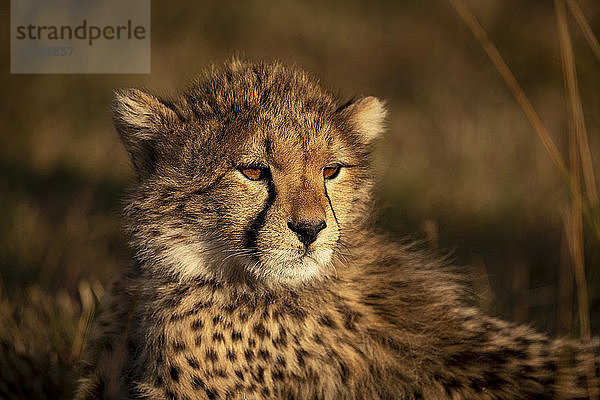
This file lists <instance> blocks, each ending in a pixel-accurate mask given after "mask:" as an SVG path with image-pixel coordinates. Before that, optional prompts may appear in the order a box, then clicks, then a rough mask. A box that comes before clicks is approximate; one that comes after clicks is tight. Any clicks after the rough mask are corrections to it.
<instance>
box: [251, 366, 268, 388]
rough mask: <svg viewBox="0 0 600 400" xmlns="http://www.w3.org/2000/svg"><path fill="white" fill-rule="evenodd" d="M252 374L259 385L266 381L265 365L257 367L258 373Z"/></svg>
mask: <svg viewBox="0 0 600 400" xmlns="http://www.w3.org/2000/svg"><path fill="white" fill-rule="evenodd" d="M252 376H253V377H254V379H255V380H256V383H258V384H259V385H262V384H263V383H265V369H264V368H263V367H258V368H257V369H256V374H253V375H252Z"/></svg>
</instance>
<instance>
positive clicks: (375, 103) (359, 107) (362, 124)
mask: <svg viewBox="0 0 600 400" xmlns="http://www.w3.org/2000/svg"><path fill="white" fill-rule="evenodd" d="M340 111H341V112H343V113H345V115H346V116H347V118H348V121H349V122H350V124H351V125H352V127H353V128H354V130H355V132H357V133H358V134H359V136H360V139H361V140H362V142H363V143H364V144H367V145H368V144H370V143H371V142H372V141H373V140H374V139H376V138H377V137H378V136H379V135H380V134H381V133H382V132H383V130H384V129H385V118H386V115H387V110H386V108H385V104H384V102H383V101H382V100H379V99H378V98H376V97H372V96H369V97H363V98H361V99H359V100H356V101H354V102H352V103H350V104H349V105H347V106H345V107H344V108H342V109H341V110H340Z"/></svg>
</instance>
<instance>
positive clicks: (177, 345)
mask: <svg viewBox="0 0 600 400" xmlns="http://www.w3.org/2000/svg"><path fill="white" fill-rule="evenodd" d="M171 348H172V349H173V351H174V352H175V353H180V352H182V351H183V350H185V343H183V342H181V341H179V340H175V341H173V343H172V344H171Z"/></svg>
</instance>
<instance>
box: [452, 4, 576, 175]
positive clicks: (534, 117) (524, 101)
mask: <svg viewBox="0 0 600 400" xmlns="http://www.w3.org/2000/svg"><path fill="white" fill-rule="evenodd" d="M448 1H449V2H450V4H452V6H453V7H454V8H455V9H456V12H457V13H458V15H459V16H460V17H461V18H462V20H463V21H464V22H465V24H466V25H467V26H468V27H469V29H470V30H471V31H472V32H473V34H474V35H475V37H476V38H477V39H478V40H479V42H480V43H481V45H482V46H483V49H484V50H485V52H486V53H487V55H488V56H489V57H490V59H491V61H492V63H493V64H494V66H495V67H496V69H497V70H498V72H499V73H500V75H502V78H503V79H504V81H505V82H506V84H507V85H508V88H509V89H510V91H511V92H512V94H513V96H514V97H515V99H516V100H517V102H518V103H519V105H520V106H521V108H522V109H523V111H524V112H525V115H526V116H527V119H528V120H529V122H530V123H531V125H532V126H533V129H534V130H535V132H536V133H537V135H538V137H539V139H540V141H541V142H542V144H543V145H544V148H545V149H546V152H547V153H548V155H549V156H550V158H551V159H552V162H554V164H555V165H556V166H557V167H558V169H559V170H560V172H561V174H563V176H565V177H568V176H569V171H568V169H567V167H566V165H565V162H564V160H563V158H562V156H561V155H560V152H559V151H558V148H557V147H556V145H555V144H554V141H553V140H552V138H551V137H550V134H549V133H548V131H547V130H546V127H545V126H544V124H543V123H542V120H541V119H540V117H539V115H538V113H537V112H536V111H535V109H534V108H533V105H532V104H531V102H530V101H529V99H528V98H527V95H526V94H525V92H524V91H523V89H522V88H521V86H520V85H519V83H518V82H517V79H516V78H515V76H514V75H513V73H512V71H511V70H510V68H509V66H508V65H507V64H506V62H505V61H504V59H503V58H502V56H501V55H500V53H499V52H498V49H497V48H496V46H494V44H493V43H492V42H491V40H490V39H489V37H488V35H487V33H486V32H485V30H484V29H483V27H482V26H481V24H480V23H479V21H477V19H476V18H475V16H474V15H473V14H472V13H471V11H470V10H469V9H468V8H467V7H466V6H465V4H464V3H463V1H462V0H448Z"/></svg>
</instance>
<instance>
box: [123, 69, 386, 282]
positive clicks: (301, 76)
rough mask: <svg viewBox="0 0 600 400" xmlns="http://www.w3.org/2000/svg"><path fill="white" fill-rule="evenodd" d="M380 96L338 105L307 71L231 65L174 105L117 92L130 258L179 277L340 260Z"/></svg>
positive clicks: (362, 208)
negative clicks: (132, 179)
mask: <svg viewBox="0 0 600 400" xmlns="http://www.w3.org/2000/svg"><path fill="white" fill-rule="evenodd" d="M384 117H385V110H384V107H383V105H382V103H381V102H380V101H379V100H377V99H375V98H373V97H366V98H362V99H360V100H357V101H355V102H351V103H349V104H345V105H342V104H340V103H339V102H338V101H336V100H335V99H334V98H333V97H332V96H331V95H330V94H328V93H327V92H325V91H324V90H323V89H321V88H320V87H319V86H318V84H317V83H316V81H314V80H312V79H311V78H309V77H308V76H307V75H306V74H305V73H304V72H302V71H299V70H297V69H290V68H285V67H283V66H281V65H280V64H251V63H245V62H239V61H233V62H231V63H228V64H227V65H225V66H224V67H223V68H222V69H220V70H219V69H213V70H211V71H210V72H207V73H206V74H205V76H204V77H203V78H201V79H199V80H197V81H196V82H194V83H193V84H192V85H191V86H190V87H189V88H188V90H187V91H186V92H185V93H183V94H182V95H180V96H178V97H176V98H174V99H172V100H171V101H164V100H161V99H159V98H157V97H155V96H153V95H151V94H148V93H146V92H144V91H140V90H136V89H127V90H122V91H119V92H117V94H116V96H115V102H114V122H115V126H116V127H117V130H118V131H119V133H120V134H121V137H122V140H123V143H124V144H125V147H126V148H127V150H128V152H129V153H130V155H131V159H132V161H133V164H134V166H135V169H136V171H137V176H138V180H137V184H136V185H135V187H134V188H133V190H132V191H131V194H130V197H129V202H128V205H127V207H126V215H127V218H128V226H129V230H130V233H131V236H132V243H133V246H134V247H135V249H136V254H137V257H138V259H139V261H140V262H141V264H142V265H144V266H145V267H146V268H152V269H153V272H154V273H167V274H170V275H173V276H175V277H177V278H179V279H212V280H217V281H221V282H225V281H227V282H233V281H249V280H250V281H254V282H256V281H258V282H268V283H283V284H297V283H301V282H307V281H311V280H315V279H322V278H323V277H326V276H327V275H328V274H330V273H331V271H332V265H333V264H334V263H335V262H336V260H340V259H343V258H344V253H345V252H347V249H346V248H345V246H347V245H345V238H347V237H348V235H349V234H351V233H352V232H353V231H354V232H355V231H356V230H357V229H358V228H359V225H360V223H361V221H362V220H364V216H365V214H366V213H367V207H368V198H369V191H370V188H371V180H370V173H369V170H368V165H367V163H368V150H369V147H370V146H369V145H370V142H371V141H372V139H373V138H375V137H376V136H377V135H378V134H379V133H380V132H381V130H382V128H383V120H384Z"/></svg>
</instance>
